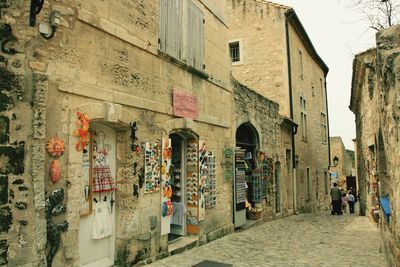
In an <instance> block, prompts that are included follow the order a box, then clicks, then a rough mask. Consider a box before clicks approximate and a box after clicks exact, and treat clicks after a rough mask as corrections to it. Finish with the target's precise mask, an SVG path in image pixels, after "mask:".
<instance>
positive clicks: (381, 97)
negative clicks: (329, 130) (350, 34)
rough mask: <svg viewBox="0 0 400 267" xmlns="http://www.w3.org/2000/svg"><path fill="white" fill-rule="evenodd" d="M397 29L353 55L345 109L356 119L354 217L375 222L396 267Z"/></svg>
mask: <svg viewBox="0 0 400 267" xmlns="http://www.w3.org/2000/svg"><path fill="white" fill-rule="evenodd" d="M399 36H400V27H399V26H398V25H397V26H393V27H391V28H388V29H385V30H382V31H380V32H378V33H377V35H376V48H372V49H370V50H367V51H365V52H362V53H360V54H358V55H356V56H355V58H354V61H353V81H352V89H351V100H350V109H351V110H352V111H353V113H354V114H355V117H356V134H357V137H356V140H355V145H356V159H357V177H358V183H359V194H360V213H361V214H362V215H368V216H370V217H371V218H373V219H374V221H375V222H377V223H378V225H379V226H380V228H381V230H382V235H383V238H384V247H385V252H386V254H387V257H388V260H389V265H390V266H400V247H399V243H398V240H399V236H400V235H399V229H400V221H399V214H400V208H399V207H400V205H399V189H400V187H399V164H400V153H399V140H400V139H399V136H400V135H399V114H400V102H399V99H400V98H399V89H400V87H399V83H398V81H399V69H400V64H399V51H400V39H399Z"/></svg>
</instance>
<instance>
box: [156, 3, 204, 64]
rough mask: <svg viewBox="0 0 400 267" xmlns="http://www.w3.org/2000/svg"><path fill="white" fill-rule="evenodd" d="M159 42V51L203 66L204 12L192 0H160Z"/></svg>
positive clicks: (188, 62)
mask: <svg viewBox="0 0 400 267" xmlns="http://www.w3.org/2000/svg"><path fill="white" fill-rule="evenodd" d="M159 34H160V36H159V38H160V44H159V48H160V50H161V51H162V52H164V53H166V54H168V55H170V56H172V57H174V58H177V59H179V60H181V61H183V62H185V63H186V64H188V65H190V66H192V67H194V68H196V69H198V70H203V64H204V16H203V12H202V11H201V9H200V8H199V7H197V6H196V5H195V4H194V3H192V2H191V1H182V0H160V33H159Z"/></svg>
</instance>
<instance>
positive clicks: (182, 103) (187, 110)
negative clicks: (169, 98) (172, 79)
mask: <svg viewBox="0 0 400 267" xmlns="http://www.w3.org/2000/svg"><path fill="white" fill-rule="evenodd" d="M173 107H174V115H175V116H179V117H184V118H190V119H197V114H198V113H197V96H195V95H192V94H190V93H187V92H184V91H181V90H179V89H177V88H174V92H173Z"/></svg>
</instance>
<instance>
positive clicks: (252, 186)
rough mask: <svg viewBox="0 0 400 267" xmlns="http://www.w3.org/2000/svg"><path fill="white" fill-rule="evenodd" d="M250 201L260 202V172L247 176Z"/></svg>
mask: <svg viewBox="0 0 400 267" xmlns="http://www.w3.org/2000/svg"><path fill="white" fill-rule="evenodd" d="M247 177H248V179H247V181H248V186H249V195H250V201H251V202H254V203H260V202H261V198H262V192H261V191H262V182H261V181H262V179H261V175H260V174H252V175H249V176H247Z"/></svg>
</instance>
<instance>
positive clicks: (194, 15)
mask: <svg viewBox="0 0 400 267" xmlns="http://www.w3.org/2000/svg"><path fill="white" fill-rule="evenodd" d="M187 10H188V13H187V22H188V27H187V31H186V36H187V37H186V40H187V51H188V53H187V64H189V65H190V66H193V67H195V68H196V69H198V70H202V69H203V58H204V27H203V21H204V18H203V12H202V11H201V10H200V8H198V7H197V6H196V5H195V4H193V3H192V2H191V1H188V8H187Z"/></svg>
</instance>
